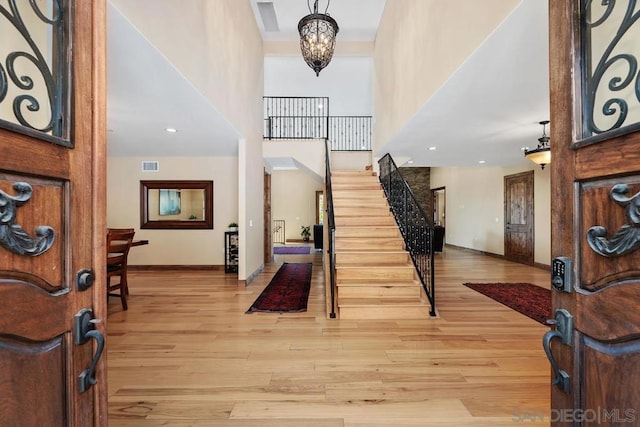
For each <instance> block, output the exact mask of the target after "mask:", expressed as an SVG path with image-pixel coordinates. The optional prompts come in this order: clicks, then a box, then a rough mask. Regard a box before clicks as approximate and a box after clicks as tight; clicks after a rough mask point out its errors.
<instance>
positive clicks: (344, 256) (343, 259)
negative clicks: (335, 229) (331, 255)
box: [336, 252, 410, 267]
mask: <svg viewBox="0 0 640 427" xmlns="http://www.w3.org/2000/svg"><path fill="white" fill-rule="evenodd" d="M409 262H410V259H409V254H408V253H407V252H400V253H389V252H369V253H367V252H359V253H353V252H339V253H336V263H337V265H338V267H340V266H343V265H353V264H356V265H357V264H362V265H405V264H408V263H409Z"/></svg>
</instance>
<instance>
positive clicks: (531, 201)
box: [503, 170, 536, 265]
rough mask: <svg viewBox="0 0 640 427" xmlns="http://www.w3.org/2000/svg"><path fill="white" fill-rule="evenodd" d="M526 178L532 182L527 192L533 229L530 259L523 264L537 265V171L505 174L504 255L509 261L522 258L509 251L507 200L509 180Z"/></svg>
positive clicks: (529, 216) (528, 214)
mask: <svg viewBox="0 0 640 427" xmlns="http://www.w3.org/2000/svg"><path fill="white" fill-rule="evenodd" d="M521 177H522V178H526V179H527V181H528V182H531V185H530V186H529V187H530V189H529V191H528V192H527V194H526V198H527V208H528V209H527V217H528V219H529V221H530V223H531V229H530V230H531V231H530V232H529V234H530V239H529V241H530V242H531V257H530V259H529V260H527V262H523V264H527V265H535V252H536V239H535V215H536V211H535V172H534V171H533V170H529V171H525V172H520V173H515V174H511V175H505V176H504V188H503V200H504V221H503V223H504V234H503V236H504V239H503V240H504V242H503V244H504V249H503V251H504V257H505V259H507V260H509V261H513V262H521V260H518V259H515V257H513V256H510V255H511V253H510V251H507V247H508V245H507V235H508V226H509V224H508V223H507V206H508V203H507V202H508V200H507V194H508V191H507V190H508V189H507V180H508V179H513V178H521ZM529 221H527V223H529Z"/></svg>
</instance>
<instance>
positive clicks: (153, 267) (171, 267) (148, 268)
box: [127, 265, 224, 271]
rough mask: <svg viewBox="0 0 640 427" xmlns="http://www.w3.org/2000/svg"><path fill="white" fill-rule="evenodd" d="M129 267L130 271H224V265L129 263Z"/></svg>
mask: <svg viewBox="0 0 640 427" xmlns="http://www.w3.org/2000/svg"><path fill="white" fill-rule="evenodd" d="M127 269H129V270H130V271H169V270H174V271H175V270H178V271H186V270H200V271H203V270H205V271H224V265H128V266H127Z"/></svg>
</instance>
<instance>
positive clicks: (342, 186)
mask: <svg viewBox="0 0 640 427" xmlns="http://www.w3.org/2000/svg"><path fill="white" fill-rule="evenodd" d="M331 189H332V190H333V191H340V190H356V191H359V190H381V187H380V184H379V183H377V182H348V183H347V182H345V183H336V184H334V183H333V182H332V183H331Z"/></svg>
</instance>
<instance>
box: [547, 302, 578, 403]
mask: <svg viewBox="0 0 640 427" xmlns="http://www.w3.org/2000/svg"><path fill="white" fill-rule="evenodd" d="M547 323H549V324H553V325H556V329H554V330H552V331H549V332H547V333H546V334H544V337H542V347H543V348H544V352H545V353H546V355H547V359H549V363H551V369H552V370H553V376H554V378H553V380H552V381H551V385H555V386H558V387H559V388H560V390H562V391H563V392H564V393H566V394H569V393H570V392H571V383H570V381H569V380H570V377H569V374H567V372H566V371H564V370H562V369H560V367H559V366H558V362H556V358H555V357H554V356H553V353H552V352H551V341H553V339H554V338H558V339H559V340H560V342H562V343H563V344H565V345H572V343H573V316H571V314H570V313H569V312H568V311H567V310H565V309H564V308H561V309H558V310H556V314H555V319H552V320H548V321H547Z"/></svg>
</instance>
